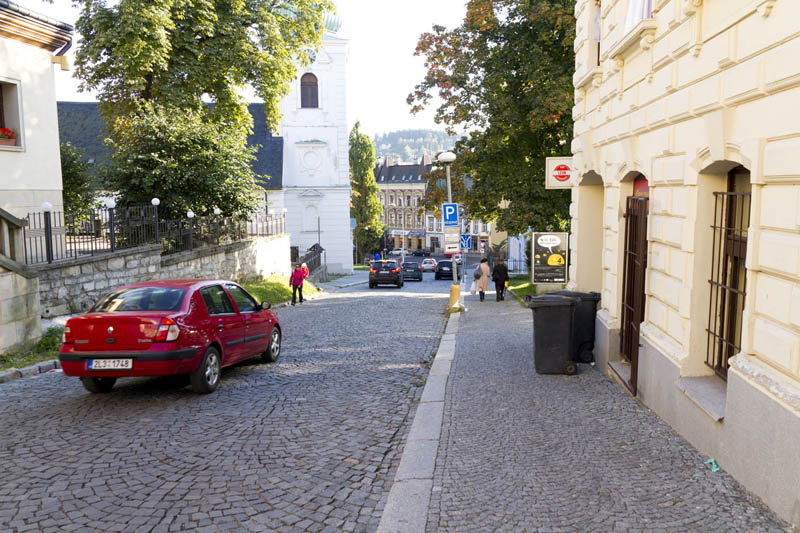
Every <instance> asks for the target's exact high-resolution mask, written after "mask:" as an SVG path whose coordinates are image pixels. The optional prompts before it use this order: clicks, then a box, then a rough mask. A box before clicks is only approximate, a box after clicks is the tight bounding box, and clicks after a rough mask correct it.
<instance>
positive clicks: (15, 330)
mask: <svg viewBox="0 0 800 533" xmlns="http://www.w3.org/2000/svg"><path fill="white" fill-rule="evenodd" d="M40 314H41V313H40V310H39V280H38V279H37V278H36V276H30V277H28V276H25V275H22V274H20V273H17V272H14V271H11V270H8V269H6V268H4V267H2V266H0V353H2V352H3V351H5V350H6V349H8V348H11V347H12V346H17V345H20V344H28V343H32V342H34V341H36V340H37V339H38V338H39V337H40V336H41V330H42V326H41V320H40Z"/></svg>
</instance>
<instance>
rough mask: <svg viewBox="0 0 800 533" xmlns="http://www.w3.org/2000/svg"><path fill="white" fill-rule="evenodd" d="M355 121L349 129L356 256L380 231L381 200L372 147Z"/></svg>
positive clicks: (375, 243)
mask: <svg viewBox="0 0 800 533" xmlns="http://www.w3.org/2000/svg"><path fill="white" fill-rule="evenodd" d="M360 127H361V124H360V123H359V122H356V125H355V126H353V129H352V130H351V131H350V186H351V188H352V190H353V193H352V197H351V200H350V206H351V207H350V216H352V217H353V218H355V219H356V230H355V234H356V235H355V236H356V243H357V244H358V250H357V251H356V254H357V258H358V260H359V261H360V260H361V258H362V257H363V256H364V254H366V253H368V252H372V251H373V250H375V249H377V248H378V241H379V240H380V237H381V234H383V223H382V222H381V212H382V208H381V203H380V200H379V199H378V184H377V183H375V174H374V173H373V170H372V169H373V167H374V166H375V147H374V146H373V145H372V141H371V140H370V138H369V136H368V135H367V134H365V133H361V131H360Z"/></svg>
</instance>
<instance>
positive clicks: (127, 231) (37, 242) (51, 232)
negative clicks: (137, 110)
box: [23, 206, 286, 265]
mask: <svg viewBox="0 0 800 533" xmlns="http://www.w3.org/2000/svg"><path fill="white" fill-rule="evenodd" d="M25 221H26V227H25V230H24V237H23V241H24V248H25V263H26V264H28V265H35V264H40V263H53V262H56V261H63V260H68V259H76V258H79V257H84V256H93V255H100V254H106V253H111V252H114V251H116V250H122V249H126V248H135V247H137V246H144V245H147V244H157V243H161V245H162V247H163V251H162V255H169V254H174V253H179V252H183V251H189V250H194V249H195V248H199V247H203V246H209V245H219V244H226V243H230V242H234V241H239V240H242V239H245V238H247V237H248V236H251V235H254V236H265V235H277V234H280V233H285V231H286V214H285V213H280V214H275V215H263V214H259V215H253V216H252V217H251V218H250V219H246V218H228V217H218V216H212V217H194V218H185V219H181V220H159V217H158V207H156V206H139V207H126V208H120V207H117V208H105V207H104V208H98V209H88V210H86V211H82V212H79V213H64V212H61V211H52V212H51V211H43V212H36V213H29V214H28V216H27V217H26V219H25Z"/></svg>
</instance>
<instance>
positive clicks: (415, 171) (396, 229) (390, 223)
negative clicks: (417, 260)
mask: <svg viewBox="0 0 800 533" xmlns="http://www.w3.org/2000/svg"><path fill="white" fill-rule="evenodd" d="M432 168H433V163H432V161H431V159H430V157H427V156H425V157H423V158H422V159H421V160H420V162H419V163H413V164H404V163H394V162H392V160H391V159H390V158H385V159H383V160H382V161H379V162H378V164H377V165H376V166H375V169H374V173H375V181H376V183H377V184H378V189H379V190H380V192H379V198H380V201H381V207H382V208H383V214H382V215H381V222H383V223H384V225H385V226H386V237H387V245H386V246H387V247H389V248H405V249H407V250H421V249H423V248H426V247H429V245H428V244H427V241H426V227H425V212H424V208H423V206H422V201H423V199H424V198H425V192H426V186H427V175H428V174H430V172H431V169H432Z"/></svg>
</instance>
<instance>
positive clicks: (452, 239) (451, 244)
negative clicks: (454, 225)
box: [444, 232, 461, 254]
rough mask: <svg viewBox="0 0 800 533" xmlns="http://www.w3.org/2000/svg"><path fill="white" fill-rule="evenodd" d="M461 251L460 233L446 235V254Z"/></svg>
mask: <svg viewBox="0 0 800 533" xmlns="http://www.w3.org/2000/svg"><path fill="white" fill-rule="evenodd" d="M460 249H461V239H459V234H458V232H456V233H451V232H447V233H445V234H444V252H445V253H446V254H451V253H455V252H458V251H459V250H460Z"/></svg>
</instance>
